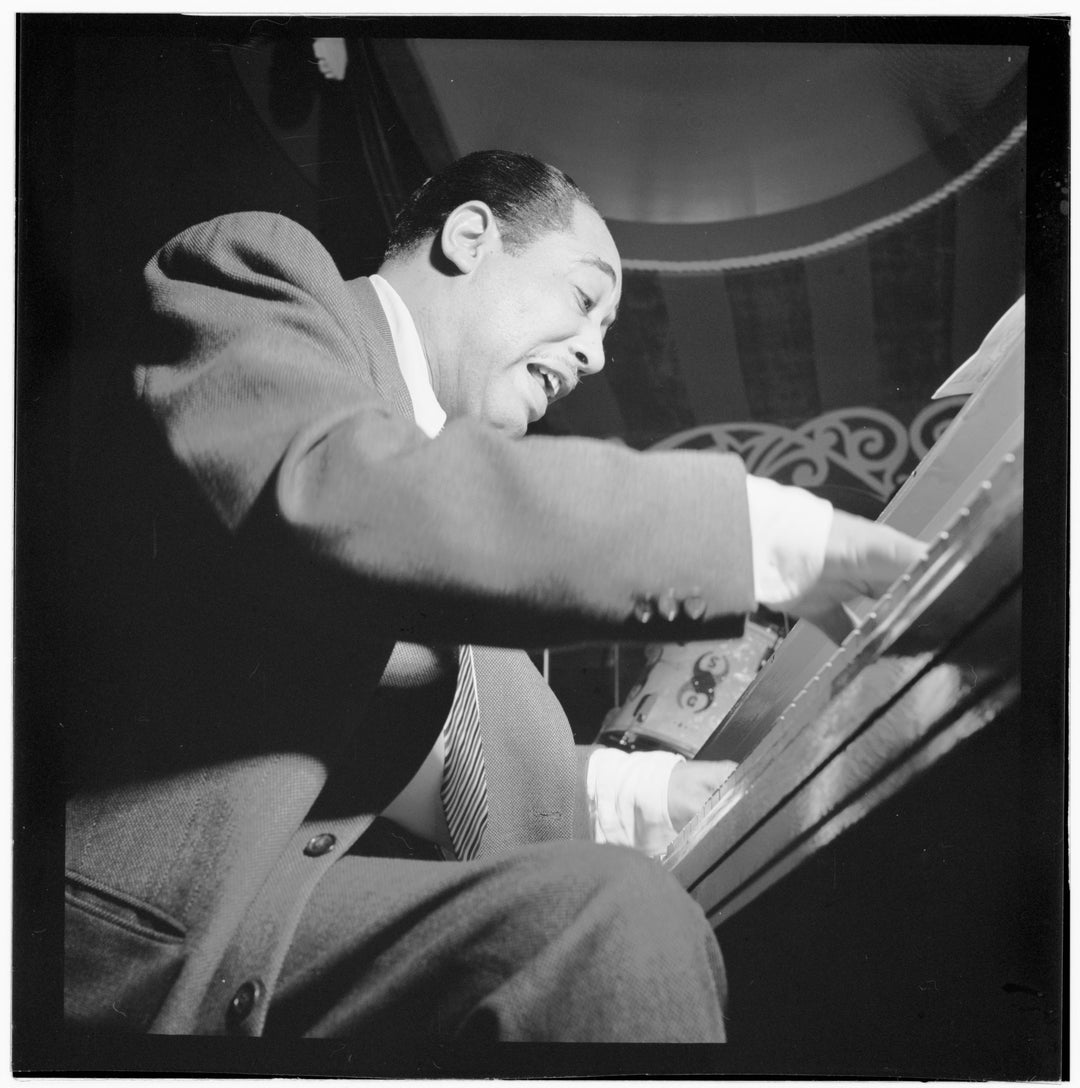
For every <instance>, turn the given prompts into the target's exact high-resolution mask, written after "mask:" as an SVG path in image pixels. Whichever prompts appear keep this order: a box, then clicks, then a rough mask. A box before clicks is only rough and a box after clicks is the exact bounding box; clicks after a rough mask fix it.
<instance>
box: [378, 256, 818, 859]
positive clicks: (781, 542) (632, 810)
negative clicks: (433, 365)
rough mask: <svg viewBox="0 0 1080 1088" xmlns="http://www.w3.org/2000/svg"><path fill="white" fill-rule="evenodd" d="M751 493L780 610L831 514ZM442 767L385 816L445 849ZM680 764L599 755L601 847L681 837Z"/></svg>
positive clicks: (424, 371)
mask: <svg viewBox="0 0 1080 1088" xmlns="http://www.w3.org/2000/svg"><path fill="white" fill-rule="evenodd" d="M371 284H372V286H373V287H374V288H375V293H376V294H377V295H378V297H379V302H380V303H381V304H382V308H383V310H384V312H385V313H386V319H387V321H388V322H389V324H390V334H391V336H392V337H393V341H394V350H395V352H396V354H397V359H398V367H399V368H400V370H401V376H402V378H404V380H405V385H406V387H407V388H408V390H409V397H410V399H411V400H412V405H413V416H414V418H415V420H416V424H417V426H418V427H419V428H420V429H421V430H422V431H424V433H425V434H427V435H428V436H429V437H431V438H434V437H435V436H436V435H437V434H438V433H439V431H441V430H442V428H443V426H444V425H445V424H446V412H445V411H443V408H442V406H441V405H440V404H439V402H438V400H436V398H435V391H434V390H433V388H432V385H431V375H430V373H429V371H428V364H427V357H426V355H425V354H424V347H423V344H422V343H421V341H420V334H419V332H418V331H417V328H416V323H415V322H414V321H413V319H412V315H411V314H410V313H409V311H408V308H407V307H406V306H405V303H404V302H403V301H402V299H401V296H400V295H399V294H398V293H397V291H395V290H394V288H393V287H391V285H390V284H389V283H388V282H387V281H386V280H385V279H383V278H382V276H379V275H375V276H372V277H371ZM746 489H747V500H748V505H749V511H750V536H751V553H752V557H753V567H754V594H755V597H756V598H757V600H758V601H759V603H762V604H766V605H770V606H773V607H775V606H777V605H779V604H781V603H783V602H784V601H787V600H790V599H792V598H793V597H795V596H796V595H797V594H798V592H799V590H800V589H801V588H802V587H804V586H806V585H807V584H809V582H812V581H813V579H814V578H815V577H816V576H817V573H818V572H820V570H821V567H822V564H823V562H824V556H825V541H826V539H827V537H828V533H829V527H830V524H831V521H832V506H831V504H830V503H828V502H825V501H824V500H823V499H819V498H817V497H816V496H814V495H811V494H810V493H809V492H807V491H803V490H802V489H800V488H796V487H785V486H782V485H780V484H777V483H774V482H773V481H772V480H765V479H761V478H759V477H754V476H748V477H747V479H746ZM443 758H444V752H443V742H442V734H441V733H440V734H439V738H438V740H437V741H436V743H435V746H434V747H433V748H432V750H431V752H430V753H429V754H428V756H427V758H426V759H425V760H424V763H423V765H422V766H421V768H420V770H419V771H417V773H416V775H415V776H414V777H413V779H412V781H411V782H410V783H409V784H408V785H407V786H406V787H405V789H404V790H402V792H401V793H400V794H398V796H397V797H396V798H395V799H394V801H393V802H392V803H391V804H390V806H389V807H388V808H386V809H385V810H384V812H383V815H384V816H387V817H388V818H390V819H393V820H396V821H397V822H398V823H400V824H402V825H403V826H404V827H406V828H408V829H409V830H411V831H415V832H417V833H418V834H421V835H423V836H424V837H425V838H429V839H431V840H432V841H433V842H438V843H441V844H442V845H446V844H447V842H448V837H447V836H446V821H445V818H444V815H443V812H442V800H441V790H440V786H441V780H442V766H443ZM682 759H683V757H682V756H680V755H676V754H674V753H672V752H623V751H620V750H619V749H616V748H598V749H597V750H596V751H595V752H593V754H592V755H591V756H590V758H589V766H588V770H587V777H586V789H587V793H588V799H589V815H590V823H591V827H592V836H593V839H594V840H595V841H596V842H607V843H619V844H621V845H625V846H634V847H636V848H638V849H640V850H644V851H645V852H646V853H649V854H654V855H655V854H661V853H663V851H664V849H665V848H666V847H667V845H668V843H670V842H671V840H672V839H673V838H674V837H675V834H676V832H675V828H674V827H673V826H672V824H671V819H670V816H669V813H668V804H667V794H668V782H669V780H670V778H671V771H672V768H673V767H674V766H675V764H676V763H681V762H682Z"/></svg>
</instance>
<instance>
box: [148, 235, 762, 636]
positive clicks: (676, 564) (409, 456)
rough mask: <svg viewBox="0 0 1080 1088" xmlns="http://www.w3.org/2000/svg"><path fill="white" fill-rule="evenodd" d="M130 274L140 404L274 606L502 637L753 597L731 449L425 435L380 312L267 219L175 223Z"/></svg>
mask: <svg viewBox="0 0 1080 1088" xmlns="http://www.w3.org/2000/svg"><path fill="white" fill-rule="evenodd" d="M146 277H147V282H148V286H149V293H150V306H151V313H152V321H153V333H154V338H153V342H154V343H155V345H156V347H155V348H154V354H153V355H152V356H150V357H148V360H147V361H146V362H144V363H143V364H142V365H140V366H139V367H138V368H137V371H136V390H137V393H138V395H139V397H140V398H141V400H142V402H143V403H144V405H145V406H146V408H147V409H148V410H149V412H150V413H151V414H152V416H153V417H154V419H155V420H156V421H157V423H158V425H159V427H160V430H161V433H162V435H163V437H164V440H165V441H166V442H167V444H168V447H169V449H170V450H171V453H172V456H173V457H174V458H175V459H177V460H178V461H179V462H180V463H181V464H182V465H183V466H184V468H185V469H186V471H187V473H188V474H189V475H190V477H191V478H192V479H193V480H194V481H195V483H196V484H197V486H198V488H199V490H200V492H201V493H202V495H203V496H204V498H205V500H206V502H207V503H208V504H209V505H210V507H211V508H212V509H213V510H214V512H215V513H216V516H217V518H218V519H219V520H220V522H221V523H222V524H223V525H224V526H225V527H226V528H227V530H228V531H229V532H230V533H231V534H232V535H233V538H234V544H235V547H237V548H239V549H246V551H247V552H248V553H249V555H250V557H251V559H252V562H254V563H256V565H257V566H258V568H259V569H260V570H261V571H262V572H263V573H262V577H263V578H264V579H265V582H266V589H267V591H268V592H274V593H276V594H278V595H279V596H280V598H281V601H280V603H281V605H282V607H286V608H297V609H299V610H303V609H308V610H310V611H311V613H312V615H321V616H322V617H323V618H324V619H325V618H326V616H327V613H328V611H329V612H330V613H333V614H335V615H336V617H337V619H338V620H339V621H340V622H342V623H345V624H346V626H348V625H349V624H350V623H351V624H352V625H353V626H354V627H357V628H358V633H362V632H360V630H359V629H360V628H361V627H362V628H363V629H366V630H370V629H371V628H372V627H374V628H377V629H379V630H380V631H381V632H383V633H385V634H392V635H393V637H396V638H406V639H410V640H413V641H418V642H437V641H450V642H459V641H471V642H475V643H487V644H492V645H503V646H536V645H544V644H551V643H555V642H558V641H567V640H574V639H585V638H605V639H607V638H620V639H656V638H658V637H663V638H666V639H683V638H702V637H710V636H712V635H715V634H731V633H733V631H734V630H736V629H737V628H738V627H739V626H740V625H741V617H742V615H743V614H744V613H745V612H747V611H749V610H751V609H752V608H753V607H754V601H753V593H752V570H751V560H750V541H749V529H748V522H747V503H746V493H745V478H744V472H743V467H742V463H741V461H739V460H738V459H737V458H735V457H731V456H727V455H720V454H711V453H698V452H670V453H667V452H665V453H646V454H642V453H637V452H634V451H631V450H627V449H624V448H621V447H618V446H616V445H614V444H611V443H605V442H600V441H593V440H587V439H570V438H540V437H532V438H525V439H521V440H511V439H507V438H506V437H504V436H502V435H500V434H499V433H498V432H496V431H495V430H494V429H492V428H490V427H488V426H486V425H485V424H483V423H481V422H476V421H472V420H457V421H454V422H451V423H450V424H449V425H448V426H447V427H446V428H445V429H444V431H443V433H442V434H441V435H440V436H439V437H438V438H436V439H434V440H429V439H428V438H426V436H424V435H423V434H422V432H421V431H420V430H419V429H418V428H417V427H416V426H415V425H414V424H413V423H412V421H411V420H410V419H409V418H407V417H405V416H403V415H402V413H401V411H400V409H398V408H395V406H394V404H393V403H392V402H391V399H390V392H389V389H388V387H387V384H386V378H385V375H384V374H383V373H382V372H381V371H380V366H379V352H382V353H383V354H384V355H387V353H390V354H389V355H388V357H389V359H390V362H391V365H393V356H392V349H391V347H390V345H389V341H388V337H389V333H388V331H387V330H386V329H385V328H384V327H382V326H380V325H379V320H380V319H381V314H379V315H373V314H368V313H365V312H363V310H362V308H361V307H359V306H358V304H357V298H356V296H355V294H354V293H353V292H352V291H351V290H350V289H349V287H348V286H347V285H346V284H345V283H344V282H343V281H342V280H341V277H340V275H339V274H338V273H337V270H336V268H334V266H333V263H332V261H331V259H330V257H329V255H328V254H327V253H326V251H325V250H323V249H322V247H321V246H320V245H319V244H318V243H317V242H316V240H315V239H314V238H313V237H312V236H311V235H310V234H309V233H308V232H307V231H305V230H303V229H302V228H300V227H299V226H298V225H296V224H294V223H291V222H290V221H288V220H286V219H282V218H280V217H277V216H269V215H262V214H248V215H241V216H231V217H225V218H223V219H220V220H215V221H214V222H212V223H209V224H202V225H200V226H198V227H195V228H192V229H191V230H189V231H187V232H185V233H184V234H183V235H181V236H179V238H177V239H175V240H174V241H173V242H171V243H170V244H169V245H168V246H166V247H165V248H164V249H163V250H162V251H161V252H160V253H159V254H158V255H157V256H156V257H155V258H154V260H153V261H151V262H150V264H149V265H148V267H147V271H146ZM383 325H385V323H383ZM642 617H645V618H644V619H643V618H642Z"/></svg>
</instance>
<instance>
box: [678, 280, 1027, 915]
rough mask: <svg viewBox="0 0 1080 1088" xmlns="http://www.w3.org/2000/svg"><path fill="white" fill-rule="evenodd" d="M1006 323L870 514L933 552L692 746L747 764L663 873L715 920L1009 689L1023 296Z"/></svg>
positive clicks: (938, 750) (975, 721)
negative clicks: (955, 403)
mask: <svg viewBox="0 0 1080 1088" xmlns="http://www.w3.org/2000/svg"><path fill="white" fill-rule="evenodd" d="M999 325H1003V326H1004V327H1005V331H1006V333H1007V334H1008V335H1006V336H1004V337H1001V336H998V337H997V338H996V341H995V345H994V346H995V350H997V351H998V352H999V356H1000V357H999V358H998V359H996V360H995V361H994V367H993V369H992V373H990V374H989V376H988V377H987V379H986V380H985V381H984V382H983V384H982V387H981V388H980V390H979V391H978V393H976V395H975V396H973V397H972V398H971V400H969V401H968V403H967V404H966V405H965V406H964V409H963V410H962V411H961V413H960V414H959V415H958V416H957V417H956V419H955V420H954V421H953V423H952V425H951V427H950V431H949V433H947V434H946V435H945V436H944V437H943V438H942V439H941V440H940V441H939V443H938V444H937V445H936V446H935V447H934V448H933V449H932V450H931V451H930V453H929V454H928V455H927V457H926V458H924V460H923V462H921V463H920V465H919V466H918V468H917V469H916V471H915V473H913V475H912V477H911V478H910V479H909V480H908V481H907V482H906V483H905V486H904V487H903V488H902V489H901V491H900V492H899V493H898V494H897V496H896V497H895V498H894V499H893V501H892V502H891V503H890V504H889V506H888V508H887V509H886V511H885V512H884V514H883V515H882V518H881V519H880V520H882V521H885V522H887V523H889V524H892V525H894V526H896V527H898V528H901V529H903V530H905V531H907V532H910V533H912V534H913V535H917V536H919V537H921V538H922V539H923V540H925V541H927V542H928V544H930V554H929V555H928V557H927V559H926V560H925V561H924V562H923V563H921V564H919V565H918V566H917V567H916V568H915V570H914V571H912V572H910V574H909V575H908V576H906V577H905V579H903V580H902V581H901V582H900V583H898V584H897V585H896V586H894V587H893V590H892V591H890V593H889V594H888V595H887V596H886V597H885V598H883V599H882V600H881V601H878V602H870V601H864V602H859V603H858V605H857V607H856V609H855V612H856V616H857V618H858V619H859V620H860V625H859V626H858V627H857V628H856V630H855V631H854V632H852V634H851V635H850V636H848V638H847V639H846V640H845V641H844V643H843V645H842V646H841V647H839V648H837V647H836V646H835V644H833V643H832V642H830V641H829V640H828V639H827V638H826V637H825V636H824V635H822V634H821V633H820V632H819V631H817V630H816V629H815V628H813V627H811V626H810V625H808V624H805V623H800V624H799V625H797V627H796V628H795V630H794V631H793V632H792V634H791V635H790V636H789V637H788V639H787V640H786V641H785V642H784V643H783V644H782V645H781V647H780V649H779V651H778V652H777V654H776V655H775V656H774V658H773V660H772V661H771V662H770V663H769V665H768V666H767V667H766V669H764V670H763V671H762V674H761V675H760V676H759V677H758V679H757V680H756V681H755V683H754V684H753V685H751V687H750V688H749V689H748V690H747V691H746V692H745V693H744V695H743V697H742V698H741V699H740V700H739V702H738V703H737V704H736V705H735V707H734V708H733V709H732V711H731V713H730V714H729V716H728V718H727V719H726V721H725V722H724V723H722V724H721V726H720V727H719V729H718V730H717V731H716V733H714V735H713V737H711V738H710V740H709V741H708V742H707V743H706V745H705V746H704V747H703V748H702V750H701V751H700V752H699V753H698V757H697V758H705V759H735V760H737V761H739V763H740V766H739V768H738V770H737V771H736V772H735V774H733V775H732V777H731V778H730V779H728V781H727V782H726V783H725V784H724V786H723V787H722V788H721V790H720V791H718V793H717V794H715V795H714V796H713V797H712V798H711V799H710V801H709V802H708V804H707V805H706V806H705V808H704V810H703V811H702V812H701V813H699V814H698V816H696V817H695V818H694V820H692V821H691V823H690V824H689V825H688V826H687V827H686V828H684V829H683V831H682V832H681V833H680V835H679V836H678V837H677V838H676V840H675V841H674V842H673V843H672V845H671V847H670V848H669V850H668V852H667V854H666V855H665V857H664V858H663V864H664V865H665V866H666V867H667V868H669V869H670V870H671V871H672V872H673V873H674V875H675V876H676V877H677V878H678V879H679V880H680V881H681V882H682V883H683V884H684V885H685V886H686V887H687V889H688V890H689V891H690V893H691V895H693V896H694V898H695V899H697V900H698V902H699V903H700V904H701V905H702V907H703V909H705V911H706V913H707V914H708V915H709V917H710V918H711V919H712V921H713V923H714V925H719V924H720V922H721V921H723V920H724V919H726V918H730V917H731V916H732V915H733V914H734V913H736V912H737V911H739V910H740V909H742V908H743V907H744V906H745V905H746V904H747V903H749V902H751V901H752V900H753V899H754V898H755V897H756V896H757V895H759V894H760V893H761V892H762V891H764V890H765V889H766V888H768V887H770V886H771V885H772V884H774V883H775V882H776V881H778V880H779V879H780V878H781V877H782V876H784V875H785V874H786V873H788V872H790V871H791V870H792V869H793V868H794V867H795V866H797V865H798V864H799V863H800V861H802V860H805V859H806V858H807V857H808V856H809V855H811V854H813V853H814V852H815V851H817V850H819V849H820V848H821V847H823V846H824V845H826V844H827V843H829V842H830V841H832V840H833V839H834V838H836V837H837V836H838V835H840V834H841V833H842V832H843V831H845V830H846V829H847V828H849V827H851V826H852V825H853V824H855V823H856V822H858V821H859V820H860V819H861V818H862V817H863V816H864V815H865V814H867V813H868V812H870V811H872V810H873V809H874V808H875V807H877V806H879V805H881V804H882V803H883V802H884V801H885V800H886V799H888V798H889V797H890V796H892V795H893V794H894V793H895V792H896V791H897V790H899V789H900V788H901V787H902V786H904V785H905V783H907V782H909V781H911V780H912V779H913V778H914V777H916V776H918V775H919V774H920V773H921V772H922V771H924V770H925V769H926V768H928V767H929V766H931V765H933V764H934V763H935V762H936V761H937V760H939V759H941V758H942V757H944V756H945V755H946V754H947V753H949V752H950V751H951V750H952V749H953V748H955V747H956V746H957V745H958V744H959V743H960V742H961V741H962V740H963V739H964V738H965V737H967V736H970V735H971V734H972V733H974V732H976V731H978V730H979V729H980V728H981V727H982V726H983V725H985V724H986V723H988V722H989V721H991V720H993V719H994V717H995V716H996V715H997V714H999V713H1000V712H1001V711H1002V710H1003V709H1004V708H1005V707H1007V706H1009V705H1011V704H1012V703H1013V702H1014V701H1015V700H1016V698H1017V696H1018V694H1019V689H1020V677H1019V661H1020V606H1021V581H1022V554H1021V549H1022V513H1023V361H1024V359H1023V335H1022V331H1023V305H1022V300H1021V302H1020V303H1018V304H1017V307H1014V308H1013V310H1011V311H1010V312H1009V314H1007V315H1006V317H1005V318H1003V321H1002V323H999ZM997 331H1000V329H999V330H997ZM989 339H990V338H988V340H989Z"/></svg>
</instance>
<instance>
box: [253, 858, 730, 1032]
mask: <svg viewBox="0 0 1080 1088" xmlns="http://www.w3.org/2000/svg"><path fill="white" fill-rule="evenodd" d="M725 991H726V984H725V979H724V969H723V963H722V960H721V958H720V951H719V948H718V946H717V944H716V941H715V938H714V937H713V934H712V932H711V930H710V928H709V926H708V924H707V922H706V920H705V918H704V915H703V914H702V912H701V910H700V909H699V908H698V906H697V905H696V904H695V903H694V902H693V901H692V900H691V899H690V898H689V897H688V896H687V895H686V893H685V892H684V891H683V889H682V888H681V887H679V885H678V884H677V883H676V882H675V880H674V879H673V878H672V877H670V875H668V874H667V873H666V872H664V871H663V870H662V869H661V868H660V867H659V866H658V865H657V864H656V863H655V862H653V861H650V860H649V859H648V858H645V857H643V856H642V855H640V854H638V853H636V852H634V851H631V850H628V849H625V848H623V847H610V846H593V845H590V844H584V843H547V844H542V845H539V846H532V847H528V848H525V849H523V850H520V851H515V852H513V853H509V854H506V855H503V856H501V857H496V858H491V859H487V860H484V861H476V862H466V863H451V862H446V863H440V862H423V861H400V860H392V859H384V858H359V857H345V858H342V860H341V861H340V862H339V863H338V864H337V865H336V866H334V868H333V869H332V870H331V871H330V873H329V874H328V875H327V876H326V877H325V878H324V880H323V881H322V882H321V883H320V886H319V888H318V889H317V890H316V893H315V895H314V896H313V897H312V900H311V902H310V904H309V906H308V908H307V910H306V911H305V914H304V916H303V918H302V920H301V923H300V926H299V929H298V932H297V935H296V940H295V942H294V944H293V945H292V946H291V948H290V951H289V955H288V957H287V959H286V963H285V966H284V968H283V971H282V975H281V978H280V980H279V983H278V986H277V989H276V995H275V998H274V1001H273V1003H272V1005H271V1008H270V1015H269V1018H268V1021H267V1024H266V1032H267V1033H268V1034H279V1035H281V1034H284V1035H309V1036H323V1037H326V1036H330V1037H339V1038H340V1037H350V1038H354V1039H356V1038H364V1039H368V1040H372V1041H375V1042H378V1041H379V1040H380V1039H389V1038H393V1039H397V1040H400V1039H401V1038H402V1037H403V1036H408V1037H411V1038H414V1039H416V1040H417V1041H421V1040H447V1041H448V1040H453V1039H459V1040H460V1039H465V1038H468V1039H491V1040H533V1041H583V1042H588V1041H592V1042H601V1041H625V1042H661V1041H667V1042H722V1041H723V1039H724V1027H723V1019H722V1005H723V1002H724V1000H725Z"/></svg>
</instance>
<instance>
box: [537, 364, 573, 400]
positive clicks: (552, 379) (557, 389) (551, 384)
mask: <svg viewBox="0 0 1080 1088" xmlns="http://www.w3.org/2000/svg"><path fill="white" fill-rule="evenodd" d="M529 373H530V374H531V375H532V376H533V377H534V378H535V379H536V380H537V382H539V384H540V387H541V388H542V389H543V391H544V396H545V397H547V401H548V404H550V403H551V402H552V401H554V400H556V399H557V398H558V397H559V396H561V394H562V393H563V391H564V390H565V389H566V382H565V381H563V379H562V377H561V376H560V375H559V373H558V372H557V371H555V370H549V369H548V368H547V367H546V366H544V365H543V364H542V363H529Z"/></svg>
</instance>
